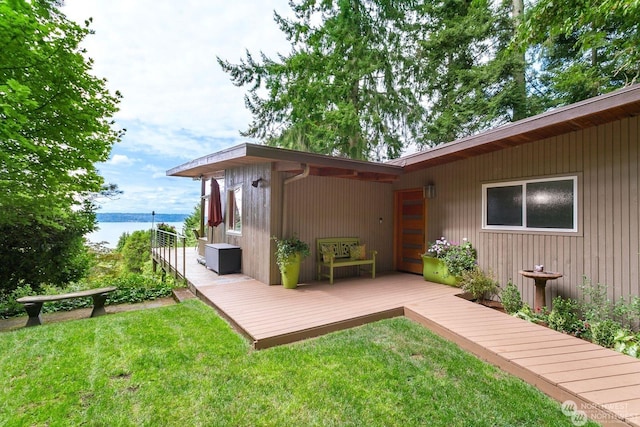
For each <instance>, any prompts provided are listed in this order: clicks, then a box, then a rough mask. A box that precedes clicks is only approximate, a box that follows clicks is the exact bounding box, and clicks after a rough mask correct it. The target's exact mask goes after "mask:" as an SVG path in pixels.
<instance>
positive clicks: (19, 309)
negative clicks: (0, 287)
mask: <svg viewBox="0 0 640 427" xmlns="http://www.w3.org/2000/svg"><path fill="white" fill-rule="evenodd" d="M33 294H34V292H33V289H32V288H31V286H30V285H20V286H18V287H17V288H16V289H14V290H13V291H11V292H9V293H4V292H0V318H2V319H6V318H7V317H12V316H17V315H19V314H24V313H25V311H24V306H23V305H22V304H20V303H19V302H16V300H17V299H18V298H21V297H26V296H28V295H33Z"/></svg>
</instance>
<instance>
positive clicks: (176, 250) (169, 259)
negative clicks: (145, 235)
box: [151, 228, 187, 281]
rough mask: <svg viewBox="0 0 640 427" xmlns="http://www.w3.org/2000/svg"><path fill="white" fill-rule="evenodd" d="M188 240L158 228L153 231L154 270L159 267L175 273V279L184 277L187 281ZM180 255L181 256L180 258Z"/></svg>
mask: <svg viewBox="0 0 640 427" xmlns="http://www.w3.org/2000/svg"><path fill="white" fill-rule="evenodd" d="M186 246H187V238H186V236H184V235H182V234H179V233H172V232H169V231H165V230H160V229H158V228H152V229H151V256H152V258H153V269H154V271H155V270H156V267H157V265H160V267H161V268H162V269H163V270H164V271H167V270H168V271H169V273H173V276H174V277H175V279H176V280H177V279H178V276H182V278H183V280H184V281H186V280H187V266H186V250H187V248H186ZM179 254H180V255H181V256H179Z"/></svg>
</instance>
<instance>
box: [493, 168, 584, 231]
mask: <svg viewBox="0 0 640 427" xmlns="http://www.w3.org/2000/svg"><path fill="white" fill-rule="evenodd" d="M577 193H578V178H577V177H576V176H568V177H556V178H545V179H530V180H524V181H511V182H500V183H492V184H483V185H482V228H483V229H486V230H521V231H553V232H565V233H573V232H577V231H578V195H577Z"/></svg>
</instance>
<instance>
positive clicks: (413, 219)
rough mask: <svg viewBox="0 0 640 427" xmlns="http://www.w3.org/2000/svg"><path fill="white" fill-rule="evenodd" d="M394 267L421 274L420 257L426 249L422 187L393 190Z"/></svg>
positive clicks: (425, 223) (425, 218)
mask: <svg viewBox="0 0 640 427" xmlns="http://www.w3.org/2000/svg"><path fill="white" fill-rule="evenodd" d="M394 210H395V216H394V223H395V233H394V242H395V244H394V257H395V268H396V270H399V271H407V272H409V273H417V274H422V257H421V256H420V255H421V254H423V253H424V252H425V250H426V247H425V245H426V241H425V235H426V233H425V230H426V226H427V217H426V207H425V198H424V193H423V191H422V189H421V188H420V189H412V190H399V191H396V192H395V204H394Z"/></svg>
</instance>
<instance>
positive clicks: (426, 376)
mask: <svg viewBox="0 0 640 427" xmlns="http://www.w3.org/2000/svg"><path fill="white" fill-rule="evenodd" d="M0 348H2V354H1V355H0V382H1V383H2V385H3V387H2V388H1V389H0V425H3V426H4V425H6V426H23V425H42V426H44V425H47V426H56V425H64V426H67V425H87V426H94V425H95V426H103V425H104V426H115V425H117V426H125V425H132V426H134V425H135V426H139V425H150V426H151V425H153V426H156V425H179V426H197V425H216V426H218V425H220V426H226V425H231V426H259V425H273V426H280V425H298V426H308V425H322V426H327V425H329V426H330V425H335V426H346V425H363V426H393V425H398V426H417V425H429V426H472V425H473V426H562V425H566V426H572V425H573V424H572V423H571V420H570V419H569V418H567V417H566V416H564V415H563V414H562V412H561V410H560V405H559V404H558V403H557V402H555V401H553V400H551V399H549V398H547V397H546V396H545V395H543V394H542V393H540V392H539V391H537V390H536V389H535V388H533V387H531V386H529V385H527V384H525V383H523V382H522V381H521V380H519V379H517V378H514V377H512V376H510V375H508V374H506V373H503V372H502V371H500V370H498V369H496V368H494V367H493V366H490V365H488V364H486V363H484V362H481V361H480V360H478V359H477V358H475V357H474V356H472V355H470V354H468V353H466V352H464V351H462V350H460V349H459V348H458V347H456V346H455V345H454V344H451V343H449V342H447V341H445V340H443V339H441V338H439V337H437V336H436V335H434V334H432V333H431V332H429V331H428V330H426V329H425V328H423V327H421V326H419V325H417V324H415V323H413V322H411V321H409V320H407V319H404V318H398V319H392V320H385V321H381V322H377V323H374V324H370V325H365V326H362V327H359V328H354V329H351V330H347V331H342V332H337V333H333V334H330V335H327V336H324V337H320V338H317V339H313V340H308V341H304V342H301V343H297V344H293V345H288V346H282V347H277V348H273V349H269V350H263V351H259V352H257V351H252V350H251V349H250V347H249V344H248V343H247V342H246V340H244V339H243V338H242V337H240V336H239V335H237V334H236V333H234V332H233V331H232V330H231V329H230V328H229V326H228V325H227V324H226V323H225V322H224V321H223V320H222V319H220V318H219V317H218V316H217V315H216V314H215V313H214V312H213V311H212V310H211V308H209V307H208V306H206V305H204V304H202V303H201V302H199V301H197V300H191V301H187V302H184V303H182V304H179V305H175V306H170V307H164V308H157V309H149V310H143V311H138V312H128V313H121V314H114V315H109V316H103V317H98V318H92V319H82V320H79V321H69V322H62V323H56V324H49V325H43V326H40V327H37V328H30V329H21V330H17V331H12V332H7V333H2V334H0Z"/></svg>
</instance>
